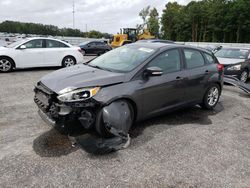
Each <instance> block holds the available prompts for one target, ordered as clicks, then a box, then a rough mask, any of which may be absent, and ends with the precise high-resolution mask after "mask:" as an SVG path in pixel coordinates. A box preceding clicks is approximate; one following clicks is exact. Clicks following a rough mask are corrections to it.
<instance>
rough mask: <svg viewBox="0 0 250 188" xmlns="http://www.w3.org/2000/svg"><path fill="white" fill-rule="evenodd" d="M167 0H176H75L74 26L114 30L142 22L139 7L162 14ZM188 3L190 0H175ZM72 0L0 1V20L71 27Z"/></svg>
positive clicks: (83, 28) (82, 28)
mask: <svg viewBox="0 0 250 188" xmlns="http://www.w3.org/2000/svg"><path fill="white" fill-rule="evenodd" d="M169 1H175V0H75V9H76V13H75V27H76V28H78V29H80V30H82V31H86V25H87V29H88V30H92V29H95V30H98V31H101V32H108V33H113V34H115V33H117V32H118V31H119V29H120V28H123V27H135V26H136V24H137V23H141V22H142V21H141V19H140V18H139V16H138V13H139V12H140V10H141V9H142V8H144V7H146V6H147V5H150V6H151V7H156V8H157V9H158V11H159V13H160V14H161V12H162V9H164V6H165V4H166V3H167V2H169ZM176 1H177V2H178V3H180V4H187V3H189V2H190V1H191V0H176ZM72 4H73V0H0V22H2V21H4V20H14V21H22V22H35V23H43V24H52V25H56V26H58V27H60V28H62V27H71V28H72V27H73V21H72V20H73V16H72Z"/></svg>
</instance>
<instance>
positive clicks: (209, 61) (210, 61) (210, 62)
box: [204, 53, 215, 64]
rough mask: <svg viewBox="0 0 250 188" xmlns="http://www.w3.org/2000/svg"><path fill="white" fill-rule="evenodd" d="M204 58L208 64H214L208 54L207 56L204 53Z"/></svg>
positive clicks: (212, 58)
mask: <svg viewBox="0 0 250 188" xmlns="http://www.w3.org/2000/svg"><path fill="white" fill-rule="evenodd" d="M204 56H205V58H206V60H207V62H208V63H209V64H214V63H215V59H214V57H213V56H211V55H209V54H207V53H204Z"/></svg>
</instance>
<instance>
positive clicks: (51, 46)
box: [44, 39, 70, 66]
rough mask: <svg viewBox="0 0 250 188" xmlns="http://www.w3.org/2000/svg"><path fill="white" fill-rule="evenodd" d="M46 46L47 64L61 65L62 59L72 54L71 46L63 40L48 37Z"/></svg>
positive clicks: (45, 58) (45, 57) (45, 60)
mask: <svg viewBox="0 0 250 188" xmlns="http://www.w3.org/2000/svg"><path fill="white" fill-rule="evenodd" d="M45 41H46V48H45V49H44V54H45V56H44V62H45V65H46V66H61V64H62V60H63V58H64V57H65V56H66V55H70V54H68V53H66V52H69V47H68V46H67V45H65V44H64V43H62V42H59V41H56V40H50V39H46V40H45Z"/></svg>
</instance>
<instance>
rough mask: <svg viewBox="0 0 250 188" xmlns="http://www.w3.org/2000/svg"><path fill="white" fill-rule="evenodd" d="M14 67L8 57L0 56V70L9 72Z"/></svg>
mask: <svg viewBox="0 0 250 188" xmlns="http://www.w3.org/2000/svg"><path fill="white" fill-rule="evenodd" d="M13 68H14V63H13V61H12V60H11V59H10V58H7V57H1V58H0V72H10V71H12V70H13Z"/></svg>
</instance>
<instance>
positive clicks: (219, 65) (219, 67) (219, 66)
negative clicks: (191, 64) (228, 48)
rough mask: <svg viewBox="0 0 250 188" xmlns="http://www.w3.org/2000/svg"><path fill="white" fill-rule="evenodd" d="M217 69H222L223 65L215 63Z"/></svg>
mask: <svg viewBox="0 0 250 188" xmlns="http://www.w3.org/2000/svg"><path fill="white" fill-rule="evenodd" d="M217 69H218V71H223V70H224V65H222V64H219V63H218V64H217Z"/></svg>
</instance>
